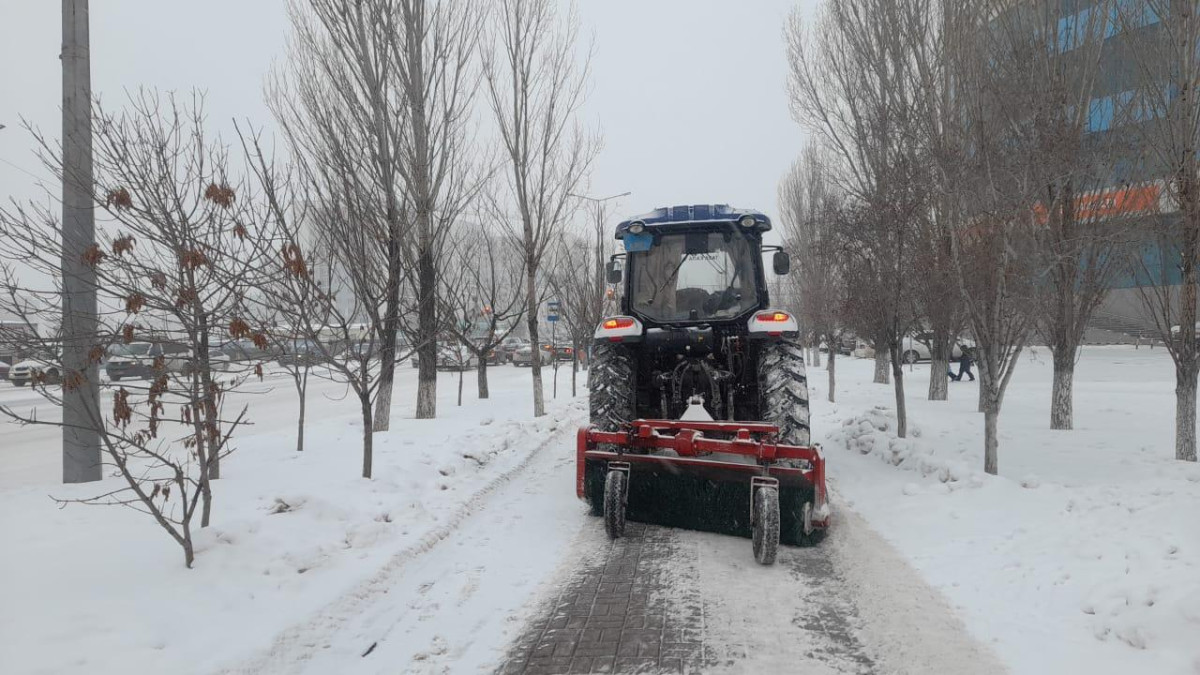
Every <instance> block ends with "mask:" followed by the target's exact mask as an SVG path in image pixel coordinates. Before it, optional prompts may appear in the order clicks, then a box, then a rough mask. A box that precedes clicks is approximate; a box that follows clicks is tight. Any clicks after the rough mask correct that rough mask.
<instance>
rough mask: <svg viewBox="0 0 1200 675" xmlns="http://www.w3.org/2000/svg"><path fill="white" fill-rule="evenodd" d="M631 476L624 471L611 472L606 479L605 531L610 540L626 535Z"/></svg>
mask: <svg viewBox="0 0 1200 675" xmlns="http://www.w3.org/2000/svg"><path fill="white" fill-rule="evenodd" d="M627 480H629V476H628V475H627V474H626V473H625V472H624V471H609V472H608V475H607V476H605V478H604V531H605V532H608V538H609V539H620V538H621V536H622V535H624V534H625V500H626V499H627V495H628V492H627V491H628V489H629V486H628V485H627V484H626V482H625V481H627Z"/></svg>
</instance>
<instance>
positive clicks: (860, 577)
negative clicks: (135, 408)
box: [0, 347, 1200, 675]
mask: <svg viewBox="0 0 1200 675" xmlns="http://www.w3.org/2000/svg"><path fill="white" fill-rule="evenodd" d="M873 367H874V364H873V361H871V360H859V359H839V361H838V378H839V382H840V386H839V391H838V398H839V402H838V403H837V404H829V403H826V402H825V393H826V392H825V377H824V373H823V372H821V371H819V370H818V369H815V368H814V369H813V370H812V372H810V373H809V375H810V387H811V389H812V399H813V420H814V422H813V428H814V434H815V435H814V438H815V439H816V440H818V441H819V442H821V443H822V445H823V449H824V453H825V456H826V458H827V460H828V462H827V466H828V470H829V473H830V487H831V491H832V496H831V499H832V509H833V526H832V530H831V531H830V533H829V536H828V537H827V539H826V540H825V542H824V543H823V544H821V546H820V547H818V548H816V549H792V548H787V547H785V548H782V549H781V551H780V562H779V563H778V564H777V565H776V566H774V567H771V568H763V567H761V566H758V565H756V564H754V563H753V558H752V557H751V555H750V546H749V542H747V541H746V540H744V539H738V538H732V537H721V536H718V535H711V534H705V533H692V532H682V531H680V532H677V533H675V534H673V535H672V536H673V537H674V540H675V541H676V542H677V544H678V548H679V551H680V553H679V556H678V557H677V558H672V559H671V560H670V561H669V562H668V568H669V569H670V570H671V571H672V573H673V574H675V575H676V577H677V579H675V580H674V581H671V583H668V584H667V585H666V588H667V589H668V592H680V589H691V590H690V591H688V593H691V595H688V594H687V593H685V594H684V595H682V596H680V597H678V598H675V600H677V601H678V603H679V606H680V607H681V608H682V609H681V611H683V610H688V609H689V608H694V607H695V606H696V602H697V600H696V598H697V597H698V598H700V600H699V602H700V606H702V607H703V612H704V613H705V618H704V627H705V631H706V633H705V640H706V644H707V643H711V644H710V647H711V648H712V649H713V650H714V653H716V654H718V655H720V656H721V657H723V658H727V659H728V660H727V661H725V663H726V664H727V668H726V669H727V670H729V671H730V672H747V671H756V672H774V671H777V670H787V669H790V668H794V667H797V666H796V664H801V663H802V664H803V665H804V667H805V669H806V672H808V671H811V672H826V671H829V670H838V669H841V670H842V671H851V672H853V671H854V670H856V669H858V666H859V661H858V659H859V658H860V657H862V658H869V659H870V661H871V663H873V664H874V666H875V669H876V670H878V671H879V672H912V673H918V672H955V673H957V672H971V673H992V672H1000V671H1001V670H1003V669H1004V668H1005V667H1007V669H1008V670H1009V671H1010V672H1012V673H1018V674H1025V673H1066V672H1089V673H1092V674H1099V675H1104V674H1106V673H1121V674H1122V675H1124V674H1125V673H1129V672H1134V673H1143V672H1144V673H1155V674H1160V673H1162V674H1168V675H1170V674H1176V673H1178V674H1180V675H1182V674H1185V673H1190V674H1192V675H1196V674H1197V673H1200V646H1198V643H1197V640H1196V639H1195V636H1196V635H1200V528H1197V527H1196V525H1195V521H1196V514H1197V513H1200V467H1198V466H1196V465H1191V464H1183V463H1180V462H1176V461H1175V460H1174V459H1173V452H1174V443H1173V416H1174V382H1173V377H1174V376H1173V369H1172V365H1171V362H1170V359H1169V357H1168V356H1167V355H1166V354H1165V353H1164V352H1162V351H1161V350H1154V351H1151V350H1147V349H1142V350H1134V349H1132V348H1124V347H1103V348H1088V349H1087V350H1086V351H1085V352H1084V354H1083V356H1082V358H1081V360H1080V363H1079V370H1078V372H1077V374H1076V378H1075V382H1076V392H1077V394H1076V405H1075V414H1076V427H1077V428H1076V430H1074V431H1068V432H1064V431H1050V430H1049V429H1048V426H1049V399H1050V377H1051V369H1050V364H1049V358H1048V355H1047V354H1046V353H1045V351H1044V350H1037V351H1035V352H1034V353H1031V354H1029V355H1027V356H1026V357H1024V361H1023V362H1022V363H1021V364H1020V367H1019V368H1018V370H1017V373H1016V375H1015V377H1014V379H1013V382H1012V385H1011V387H1010V389H1009V392H1008V396H1007V399H1006V401H1005V407H1004V410H1003V412H1002V414H1001V418H1000V442H1001V444H1000V454H999V460H1000V475H999V476H988V475H986V474H984V473H983V472H982V470H981V468H982V464H983V462H982V456H981V452H982V426H983V424H982V417H981V415H979V413H977V412H976V410H975V408H976V403H977V388H976V387H977V385H974V384H971V383H968V382H961V383H951V385H950V394H951V400H950V401H945V402H930V401H926V400H924V397H923V396H922V395H921V394H923V392H924V389H925V385H926V381H927V376H928V372H927V366H917V367H916V368H915V369H913V370H911V371H910V370H909V369H907V368H906V376H907V377H908V378H909V382H908V383H907V384H908V387H907V388H908V391H909V394H910V395H909V399H908V406H909V413H910V424H909V429H910V432H911V433H910V434H909V438H907V439H899V438H896V434H895V431H896V425H895V419H894V416H893V413H892V398H893V394H892V390H891V388H890V386H884V385H876V384H873V383H872V382H871V379H872V374H873ZM491 375H492V377H491V384H492V396H493V398H492V399H491V400H489V401H478V400H476V399H474V398H473V397H472V396H471V393H472V391H473V389H474V387H473V383H471V382H468V383H467V386H466V387H465V389H466V391H465V394H466V396H465V397H464V406H463V407H461V408H460V407H456V406H455V405H454V400H455V394H456V389H457V376H456V375H452V374H443V375H442V378H443V379H442V381H441V383H440V386H439V391H440V392H441V393H440V396H439V398H440V400H439V407H438V412H439V418H438V419H436V420H420V421H418V420H414V419H411V407H412V401H413V398H414V395H415V388H416V382H415V371H412V369H409V368H401V369H399V370H398V371H397V376H398V380H397V388H396V394H395V398H394V400H395V402H396V407H395V409H394V417H393V424H392V431H390V432H387V433H385V434H378V435H377V436H376V457H375V475H376V477H375V479H373V480H369V481H368V480H364V479H362V478H359V477H358V473H359V470H360V460H361V456H360V452H361V450H360V445H359V442H360V441H359V437H360V433H361V429H360V428H359V426H358V425H359V422H358V419H357V411H356V410H355V403H354V401H353V400H352V399H351V398H347V397H346V391H345V387H344V386H342V385H337V384H334V383H329V382H323V381H319V380H317V381H313V383H312V385H311V386H312V390H311V391H310V399H309V404H310V405H309V411H310V416H311V418H310V424H309V433H308V438H307V443H306V448H307V450H306V451H305V452H304V453H296V452H294V450H293V444H294V437H293V435H294V433H295V429H294V426H295V410H296V401H295V394H294V392H293V391H292V389H291V385H290V383H289V381H288V380H287V379H286V378H284V377H279V376H275V377H270V376H269V377H267V378H266V380H265V381H264V382H262V383H256V384H255V385H254V391H252V392H247V393H245V394H240V395H237V396H234V397H233V399H232V402H237V401H246V402H249V403H250V405H251V414H252V417H253V418H254V420H253V421H254V422H255V425H254V426H253V427H250V428H248V429H246V430H245V431H244V433H243V435H242V436H241V437H240V439H239V440H238V446H239V448H238V451H237V452H236V453H235V454H234V455H233V456H232V457H231V458H230V459H229V460H228V461H227V462H226V464H225V466H224V470H225V478H223V479H221V481H220V482H219V484H218V485H217V489H218V490H219V491H218V492H217V494H216V501H215V521H214V526H213V527H212V528H209V529H208V530H206V531H204V532H202V533H200V534H199V535H198V547H199V549H200V552H199V554H198V557H197V564H196V569H193V570H187V569H185V568H184V566H183V563H182V555H181V554H180V552H179V550H178V548H177V547H176V546H175V545H174V543H173V542H171V541H170V540H169V539H168V538H167V537H166V536H165V535H164V534H163V533H162V532H160V531H158V530H156V529H155V526H154V525H153V524H152V523H149V522H147V520H146V517H145V516H143V515H141V514H136V513H133V512H131V511H121V510H117V509H112V508H109V509H95V508H93V509H88V508H83V507H80V506H70V507H67V508H65V509H60V508H58V506H57V505H55V504H54V502H52V501H51V500H50V499H48V498H47V495H50V494H52V495H55V496H65V497H72V496H83V495H87V494H94V493H95V492H96V491H97V486H95V485H90V486H63V485H61V484H59V482H58V477H59V476H58V473H59V470H60V469H59V463H58V461H59V458H58V445H57V440H56V438H55V436H54V434H53V430H49V429H42V428H33V427H26V428H19V427H15V426H11V425H4V426H3V428H0V433H2V434H3V438H4V441H3V447H0V461H2V462H3V464H2V466H3V471H0V532H3V534H4V540H5V543H6V546H5V552H4V555H2V556H0V671H3V672H5V673H9V672H13V673H63V672H87V673H110V672H111V673H118V672H128V670H129V667H130V665H135V666H136V670H138V671H139V672H140V671H152V670H156V671H168V672H183V673H263V672H265V673H327V672H338V673H385V672H387V673H390V672H416V673H445V672H453V673H457V672H480V671H487V670H489V669H491V668H494V667H495V666H496V665H497V663H498V661H499V659H501V658H502V657H503V654H504V650H505V647H506V645H507V644H508V643H509V642H510V641H511V640H512V639H513V638H514V637H515V636H516V635H518V634H520V633H521V631H522V627H523V625H524V620H525V619H526V618H527V617H529V616H530V615H531V613H534V612H537V611H539V608H540V607H541V602H542V601H543V600H544V599H546V598H549V597H553V594H554V592H555V590H556V589H557V588H559V587H560V586H561V584H562V583H564V580H568V579H570V577H571V574H572V573H573V569H574V568H576V567H577V566H578V561H579V560H580V559H594V556H596V555H600V554H602V553H603V551H605V550H607V549H606V548H605V547H607V546H608V545H609V544H608V541H607V538H606V537H605V535H604V532H603V526H602V524H601V523H600V521H599V520H598V519H593V518H588V517H587V516H586V515H585V512H586V508H585V507H584V506H583V505H582V504H581V503H579V502H578V500H576V498H575V496H574V493H573V490H572V489H571V488H572V487H573V478H574V442H573V441H574V430H575V428H576V426H577V425H578V424H579V423H580V422H581V420H582V419H583V418H584V417H585V415H586V404H585V397H580V398H578V399H574V400H571V399H568V398H567V397H566V396H565V395H563V392H564V391H569V384H567V382H568V380H566V379H564V380H563V381H560V383H559V384H560V385H561V387H560V395H561V398H560V399H559V400H558V401H556V402H554V403H552V404H551V405H550V411H551V412H550V415H548V416H546V417H544V418H541V419H538V420H532V419H530V417H531V407H532V406H531V402H530V400H529V398H530V396H529V371H527V370H525V369H517V368H511V367H498V368H494V369H491ZM560 376H563V374H562V373H560ZM546 377H547V379H549V377H550V373H547V374H546ZM566 377H569V373H567V374H566ZM467 378H468V380H470V379H473V374H471V373H468V374H467ZM582 381H583V379H582V378H581V383H582ZM547 384H549V383H548V382H547ZM547 390H548V391H549V387H547ZM35 401H36V397H34V396H33V395H32V394H31V392H30V391H29V390H28V389H16V388H13V387H9V386H4V385H0V402H3V403H6V404H12V405H18V406H28V405H33V404H34V403H35ZM48 414H53V413H52V412H49V411H48ZM109 485H113V486H115V485H117V483H116V482H115V481H113V480H112V479H108V480H106V482H105V483H104V484H103V486H101V487H106V486H109ZM763 588H769V589H770V594H769V595H770V598H769V602H760V601H755V598H758V597H761V593H762V589H763ZM668 599H670V598H668ZM824 622H831V623H828V625H826V623H824ZM964 626H965V628H964ZM851 638H852V639H851ZM368 652H369V654H368ZM364 654H368V655H367V656H363V655H364ZM997 660H998V661H999V662H997Z"/></svg>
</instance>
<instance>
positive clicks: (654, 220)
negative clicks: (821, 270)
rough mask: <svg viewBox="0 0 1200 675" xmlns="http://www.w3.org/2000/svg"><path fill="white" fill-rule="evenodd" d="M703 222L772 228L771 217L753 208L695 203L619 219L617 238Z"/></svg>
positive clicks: (753, 227) (764, 228)
mask: <svg viewBox="0 0 1200 675" xmlns="http://www.w3.org/2000/svg"><path fill="white" fill-rule="evenodd" d="M706 223H729V224H733V225H735V226H738V227H745V228H747V229H753V230H754V231H756V232H766V231H767V230H770V229H771V219H770V218H768V217H767V216H766V215H765V214H763V213H761V212H759V211H755V210H753V209H738V208H734V207H731V206H729V205H728V204H694V205H691V206H670V207H663V208H658V209H655V210H653V211H651V212H650V213H644V214H642V215H640V216H635V217H633V218H630V219H629V220H625V221H622V222H621V223H620V224H619V225H617V236H616V238H617V239H625V236H626V235H627V234H635V235H636V234H640V233H642V232H664V231H671V230H677V229H685V228H686V227H688V226H691V225H696V224H706Z"/></svg>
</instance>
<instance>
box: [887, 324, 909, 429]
mask: <svg viewBox="0 0 1200 675" xmlns="http://www.w3.org/2000/svg"><path fill="white" fill-rule="evenodd" d="M888 351H889V352H890V353H891V362H892V376H893V378H895V390H896V436H898V437H899V438H907V437H908V409H907V407H906V406H905V405H904V366H903V364H902V363H900V344H899V343H896V344H893V345H891V346H890V347H889V349H888Z"/></svg>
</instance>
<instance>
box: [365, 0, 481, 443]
mask: <svg viewBox="0 0 1200 675" xmlns="http://www.w3.org/2000/svg"><path fill="white" fill-rule="evenodd" d="M377 4H379V5H381V6H382V7H383V8H384V9H385V11H388V10H390V11H393V12H395V14H396V15H395V19H394V20H395V21H396V22H398V25H396V26H395V30H394V32H393V33H392V35H391V36H390V39H389V43H388V46H389V50H390V51H389V55H390V58H391V59H392V61H393V62H394V66H393V71H394V72H395V74H396V76H397V79H398V83H399V86H398V89H399V91H398V93H399V96H398V100H397V101H396V104H397V105H399V107H400V109H399V110H397V111H396V114H397V115H399V116H402V117H403V118H405V119H407V124H405V125H403V126H402V127H400V129H401V131H402V133H401V135H400V137H399V141H400V143H399V147H398V150H399V156H398V157H397V160H398V162H399V174H400V178H401V180H402V181H403V184H404V187H405V194H406V195H407V196H408V198H409V203H408V205H407V210H408V214H407V215H408V217H409V218H411V221H412V232H411V235H412V236H410V237H408V238H406V239H401V241H402V242H404V243H405V244H406V245H405V246H404V247H403V249H402V251H403V254H404V256H405V260H406V264H407V265H408V267H409V268H410V269H413V270H415V273H414V274H410V275H408V279H409V281H410V283H411V285H412V296H413V298H414V299H415V301H416V305H417V311H416V319H417V321H416V325H415V326H414V328H415V330H412V331H409V332H410V334H411V335H412V336H413V340H414V342H416V343H417V344H418V345H419V346H418V348H417V353H418V355H419V358H418V362H417V363H418V370H417V411H416V416H417V419H430V418H433V417H436V416H437V370H436V366H437V356H438V347H437V340H438V326H439V319H438V315H437V314H438V299H437V294H438V290H439V288H438V287H439V284H440V277H441V273H440V269H439V267H440V265H441V264H442V259H443V249H444V247H445V242H446V237H447V235H448V234H449V232H450V229H451V225H452V224H453V223H454V222H455V221H456V219H457V218H458V217H459V215H460V214H461V213H462V212H463V210H464V209H465V208H466V207H467V205H468V204H469V203H470V201H471V200H472V199H473V198H474V196H475V193H476V192H477V191H478V185H479V184H480V181H479V179H478V177H477V176H476V175H474V174H475V171H474V167H473V166H472V164H471V153H470V151H471V138H470V135H469V133H468V131H469V125H470V122H471V111H472V106H473V98H474V93H475V90H476V87H477V84H478V80H479V77H478V69H477V68H476V64H475V61H474V60H475V56H476V53H477V45H478V40H479V35H480V32H481V30H482V27H483V26H482V23H481V18H482V16H483V12H482V11H481V10H480V9H479V5H478V3H476V2H474V0H437V1H434V2H426V0H398V2H396V3H394V9H393V8H388V7H387V6H388V5H390V4H393V3H389V2H381V3H377ZM398 318H399V317H398V315H396V316H393V315H392V314H391V313H389V315H388V316H387V317H385V332H387V333H389V334H391V335H393V336H394V334H395V333H394V331H392V330H391V326H392V324H391V323H390V322H392V321H393V320H396V321H398ZM397 326H398V323H397ZM382 359H383V365H382V370H383V378H384V381H383V382H382V383H381V385H380V396H379V399H378V401H377V404H376V409H375V429H376V430H383V429H387V428H388V420H389V414H388V411H389V410H390V407H391V398H392V373H393V372H394V369H395V362H396V359H395V347H394V339H393V340H392V341H389V340H388V339H387V338H386V336H385V337H384V340H383V345H382Z"/></svg>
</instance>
